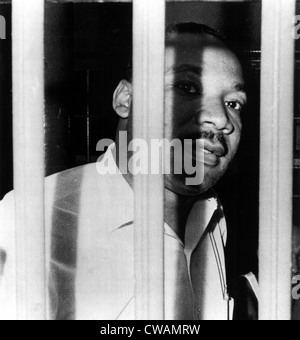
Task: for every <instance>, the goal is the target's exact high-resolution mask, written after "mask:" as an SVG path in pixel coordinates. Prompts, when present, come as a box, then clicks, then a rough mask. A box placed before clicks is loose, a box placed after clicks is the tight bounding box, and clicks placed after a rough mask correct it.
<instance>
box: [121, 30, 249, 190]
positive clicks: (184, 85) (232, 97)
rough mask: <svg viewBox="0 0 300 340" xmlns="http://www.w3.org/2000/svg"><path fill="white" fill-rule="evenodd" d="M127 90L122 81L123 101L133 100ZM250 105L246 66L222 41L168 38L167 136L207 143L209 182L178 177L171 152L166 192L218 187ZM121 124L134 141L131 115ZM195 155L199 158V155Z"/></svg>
mask: <svg viewBox="0 0 300 340" xmlns="http://www.w3.org/2000/svg"><path fill="white" fill-rule="evenodd" d="M125 87H126V86H125ZM125 87H124V83H123V91H120V94H121V92H123V98H127V99H128V94H126V95H125V93H124V88H125ZM120 89H121V88H120ZM246 102H247V97H246V93H245V91H244V80H243V72H242V68H241V65H240V63H239V61H238V59H237V57H236V56H235V55H234V54H233V53H232V52H231V51H230V50H228V48H227V47H225V45H223V43H222V42H220V41H219V40H218V39H216V38H214V37H213V36H210V35H205V34H201V35H199V34H190V33H174V34H171V35H169V36H168V37H167V40H166V58H165V138H166V139H168V140H169V141H172V140H174V139H179V140H180V141H181V142H182V145H183V143H184V140H192V141H193V143H194V144H196V142H197V141H198V140H200V141H202V143H204V144H201V145H204V150H203V149H202V155H203V151H204V158H203V157H202V159H203V163H204V164H202V168H203V165H204V180H203V181H202V183H201V184H199V185H187V184H186V178H187V174H186V173H185V172H184V171H183V173H182V174H181V175H180V174H174V159H173V157H174V154H173V152H172V157H171V164H170V167H171V171H170V174H166V175H165V187H166V189H168V190H170V191H172V192H174V193H176V194H179V195H185V196H194V195H200V194H202V193H204V192H206V191H207V190H208V189H210V188H211V187H212V186H213V185H214V184H216V182H217V181H218V180H219V179H220V178H221V177H222V175H223V174H224V173H225V172H226V170H227V168H228V166H229V164H230V163H231V161H232V159H233V158H234V156H235V154H236V152H237V149H238V145H239V142H240V137H241V130H242V123H241V116H242V111H243V108H244V106H245V105H246ZM127 104H128V103H127ZM127 106H128V105H127ZM123 109H125V110H126V106H125V107H123ZM137 114H138V113H137ZM123 118H124V115H123ZM122 125H123V129H124V128H126V129H127V131H128V138H129V140H130V139H131V138H132V115H131V112H130V113H129V117H128V119H126V120H124V121H123V124H122ZM177 156H178V155H177ZM175 157H176V155H175ZM192 157H193V159H196V153H195V154H194V152H193V156H192ZM182 158H183V157H182ZM190 177H193V176H190Z"/></svg>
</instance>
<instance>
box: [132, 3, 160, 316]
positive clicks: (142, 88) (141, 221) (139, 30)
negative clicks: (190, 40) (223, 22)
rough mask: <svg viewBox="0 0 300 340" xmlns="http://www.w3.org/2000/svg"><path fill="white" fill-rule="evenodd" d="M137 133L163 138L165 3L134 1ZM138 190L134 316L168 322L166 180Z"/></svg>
mask: <svg viewBox="0 0 300 340" xmlns="http://www.w3.org/2000/svg"><path fill="white" fill-rule="evenodd" d="M133 45H134V47H133V93H134V95H133V132H134V138H140V139H142V140H144V141H145V142H146V143H147V145H148V146H149V145H150V144H151V140H152V139H160V140H161V139H162V138H163V136H164V54H165V53H164V50H165V0H151V1H148V0H134V1H133ZM134 189H135V280H136V285H135V316H136V319H138V320H159V319H164V244H163V235H164V230H163V224H164V181H163V175H162V174H161V175H137V176H135V179H134Z"/></svg>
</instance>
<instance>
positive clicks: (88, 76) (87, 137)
mask: <svg viewBox="0 0 300 340" xmlns="http://www.w3.org/2000/svg"><path fill="white" fill-rule="evenodd" d="M86 159H87V162H88V163H89V162H90V161H91V155H90V70H86Z"/></svg>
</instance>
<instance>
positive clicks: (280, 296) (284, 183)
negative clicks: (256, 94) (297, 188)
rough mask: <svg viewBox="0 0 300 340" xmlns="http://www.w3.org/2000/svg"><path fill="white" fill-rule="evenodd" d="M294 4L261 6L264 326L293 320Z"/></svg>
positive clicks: (286, 0)
mask: <svg viewBox="0 0 300 340" xmlns="http://www.w3.org/2000/svg"><path fill="white" fill-rule="evenodd" d="M295 3H296V1H295V0H276V1H274V0H263V2H262V63H261V133H260V142H261V147H260V148H261V150H260V233H259V234H260V235H259V236H260V240H259V279H260V305H259V318H260V319H261V320H285V319H290V317H291V246H292V244H291V240H292V184H293V182H292V179H293V177H292V176H293V174H292V169H293V118H294V116H293V105H294V100H293V96H294V40H293V39H292V29H293V24H292V17H293V16H294V15H295Z"/></svg>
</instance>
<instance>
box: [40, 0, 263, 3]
mask: <svg viewBox="0 0 300 340" xmlns="http://www.w3.org/2000/svg"><path fill="white" fill-rule="evenodd" d="M46 1H47V2H52V3H65V2H74V3H109V2H116V3H118V2H132V0H46ZM165 1H166V2H200V1H201V2H259V1H261V0H165Z"/></svg>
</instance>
